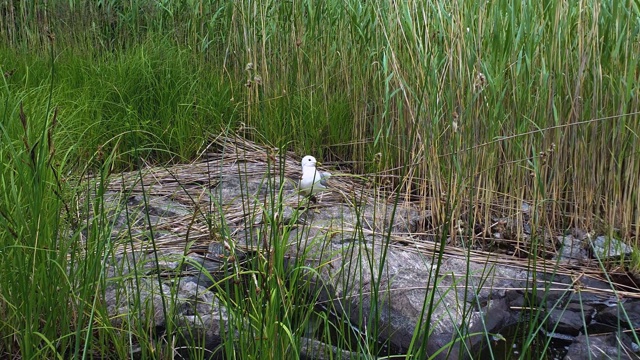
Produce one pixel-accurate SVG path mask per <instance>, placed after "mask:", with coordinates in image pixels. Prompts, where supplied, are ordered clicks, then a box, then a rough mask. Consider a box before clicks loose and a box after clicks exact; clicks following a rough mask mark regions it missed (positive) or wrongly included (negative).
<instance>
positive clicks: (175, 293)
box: [104, 144, 639, 359]
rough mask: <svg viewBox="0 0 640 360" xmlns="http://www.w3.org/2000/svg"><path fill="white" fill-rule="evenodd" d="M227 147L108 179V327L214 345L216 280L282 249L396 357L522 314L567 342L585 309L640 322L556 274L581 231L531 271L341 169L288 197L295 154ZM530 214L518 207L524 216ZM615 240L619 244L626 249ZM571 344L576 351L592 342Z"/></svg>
mask: <svg viewBox="0 0 640 360" xmlns="http://www.w3.org/2000/svg"><path fill="white" fill-rule="evenodd" d="M236 145H237V146H236V148H232V149H229V148H225V151H226V154H227V155H226V156H230V157H231V158H232V159H233V161H228V160H227V158H225V157H223V156H221V155H219V154H218V155H211V157H210V158H208V159H206V160H205V161H202V162H199V163H195V164H191V165H180V166H175V167H171V168H152V169H148V170H145V171H143V176H142V177H140V176H139V174H138V173H131V174H123V175H122V176H119V177H118V179H117V180H114V181H113V182H112V183H111V184H110V185H109V189H108V191H107V194H106V196H105V198H104V204H105V207H106V208H107V209H108V210H109V211H108V212H109V214H110V219H109V221H110V223H111V224H112V231H111V238H112V241H113V242H114V244H116V249H117V251H116V256H114V257H113V258H111V259H109V261H108V265H107V273H106V275H107V276H106V277H107V278H108V280H107V284H108V286H107V289H106V301H107V303H108V308H109V314H110V316H111V317H112V319H113V323H114V326H116V327H122V326H124V325H125V322H126V321H129V319H131V318H132V317H135V318H136V319H145V321H147V323H146V325H145V326H147V327H149V328H150V329H153V330H154V331H156V332H161V331H162V329H163V328H164V327H165V326H166V324H167V321H172V322H173V324H176V325H177V326H178V329H179V331H178V333H179V334H180V337H179V339H182V341H183V342H184V344H190V345H193V344H200V345H199V346H202V347H203V348H204V349H207V351H208V352H210V353H212V354H213V353H214V352H215V349H216V347H217V345H218V344H220V342H221V341H222V340H221V339H223V338H225V337H229V336H231V337H233V336H235V335H234V334H227V333H225V331H226V330H225V329H227V323H226V322H227V321H228V317H229V310H228V309H226V308H225V306H224V305H223V304H222V303H221V301H220V300H219V298H218V297H217V296H216V291H219V290H220V289H224V286H221V285H220V284H221V283H220V281H223V279H225V274H229V273H230V272H233V271H235V269H237V266H238V265H239V264H241V263H242V262H243V261H246V260H247V259H248V258H250V257H251V256H252V255H251V254H259V253H260V254H265V252H266V251H271V250H273V248H274V247H275V246H283V247H284V248H285V249H286V254H285V257H284V261H285V266H287V267H289V268H296V267H304V266H306V267H307V268H308V269H314V270H313V271H308V272H307V274H306V276H305V277H303V278H302V279H303V280H305V281H307V283H303V284H302V285H303V286H308V287H309V289H310V295H311V296H310V298H312V299H316V301H317V302H318V306H323V307H324V308H326V309H327V311H328V312H329V313H330V314H331V315H332V316H334V317H335V318H337V319H342V320H346V321H347V322H348V324H349V325H350V326H352V327H353V331H354V332H358V331H359V332H361V333H362V334H361V335H362V336H363V337H364V336H365V335H364V333H367V336H369V335H370V334H374V335H375V336H377V340H379V341H380V342H381V343H384V344H385V345H386V346H387V348H388V349H389V352H390V353H391V354H402V353H405V352H406V351H407V350H408V349H409V348H410V347H413V348H415V347H416V346H422V347H424V348H425V349H426V354H427V355H429V356H433V357H434V358H446V357H449V358H451V359H454V358H455V359H458V358H465V357H467V358H473V357H474V355H475V354H477V353H478V351H479V350H480V349H481V348H482V347H483V346H485V343H486V340H487V339H488V338H487V337H486V335H485V334H486V333H491V334H497V335H499V334H500V332H501V330H502V329H503V328H505V327H507V326H509V325H511V324H513V323H514V322H516V321H518V320H519V317H520V316H522V317H527V316H528V315H529V313H528V312H529V311H532V310H531V309H539V311H541V312H542V314H543V315H544V316H545V318H544V324H543V326H542V327H543V328H544V329H546V330H547V331H548V332H555V333H558V334H561V335H562V334H564V335H566V336H569V337H573V336H575V335H576V334H578V333H579V332H583V331H584V326H583V324H590V323H591V322H592V320H594V319H596V318H597V316H595V315H594V314H602V315H600V316H601V317H602V316H606V318H607V321H614V322H615V323H616V324H622V325H623V326H628V327H631V326H634V327H636V328H637V327H638V324H637V323H638V320H637V315H636V314H637V313H638V312H639V311H636V310H638V309H637V307H638V302H637V301H635V300H631V299H629V300H628V301H627V302H625V304H624V309H625V310H627V311H626V314H627V316H626V317H625V318H621V317H620V315H619V313H620V312H615V313H613V312H611V311H610V312H611V313H609V312H607V309H608V308H610V306H611V302H612V301H614V302H615V301H617V299H612V298H611V297H603V296H602V295H601V293H605V294H606V293H609V292H610V291H611V285H610V284H608V283H605V282H603V281H600V280H597V279H595V278H594V277H592V276H588V275H585V274H582V273H580V272H576V273H574V274H567V271H569V270H564V271H559V268H560V266H561V265H563V264H566V263H568V264H575V263H576V261H578V262H579V261H580V260H583V259H584V256H585V254H584V251H585V249H584V247H583V244H584V243H583V242H581V240H577V239H576V238H573V237H571V236H566V237H562V238H558V242H559V243H561V244H562V245H563V247H562V250H561V254H560V258H559V259H558V261H552V262H549V263H547V262H543V260H540V263H539V265H538V269H537V270H538V271H537V272H533V271H528V270H527V268H526V264H525V265H522V262H521V261H515V260H514V261H512V262H511V263H509V262H502V263H501V262H500V261H499V259H498V258H497V257H494V256H492V254H487V253H481V252H472V251H467V250H461V249H459V248H455V247H453V246H452V245H446V246H445V248H443V249H441V248H440V244H439V242H437V241H433V240H434V237H433V234H429V233H427V232H425V231H424V226H425V225H426V224H428V223H429V222H430V219H429V212H428V211H426V210H422V209H417V208H415V207H414V206H412V205H411V204H407V203H403V204H397V205H396V204H393V202H392V201H389V199H393V197H389V198H386V197H381V196H378V195H376V194H374V193H373V192H368V191H367V190H366V186H364V185H362V184H356V183H353V182H352V181H350V180H349V177H343V178H341V177H340V174H336V176H334V177H333V178H331V180H330V185H332V186H333V190H332V191H330V192H327V193H323V194H321V195H319V196H318V200H319V201H318V203H317V204H310V203H308V202H307V200H306V199H304V198H301V197H300V196H299V195H298V194H297V192H296V189H295V186H294V184H295V180H293V178H295V176H296V174H297V173H299V164H298V163H297V161H296V160H295V159H291V158H287V159H284V160H283V161H284V162H283V163H281V162H280V161H275V162H272V163H271V164H270V165H269V164H267V163H265V162H264V161H257V160H256V158H262V159H266V158H267V154H263V155H261V154H259V153H258V154H255V151H254V154H253V155H252V157H251V156H249V153H238V152H236V153H232V151H231V150H233V151H237V148H241V146H239V145H238V144H236ZM234 149H235V150H234ZM142 184H144V187H143V186H142ZM143 188H144V190H145V195H144V196H142V191H143ZM374 195H375V196H374ZM529 211H530V209H529V207H527V208H525V207H523V212H525V214H526V215H527V216H525V217H523V218H524V219H525V220H528V218H529V215H528V214H529ZM505 224H507V225H509V227H508V228H509V229H510V230H509V231H511V232H518V231H524V232H525V234H524V235H525V237H526V236H528V234H529V233H530V232H531V231H530V228H529V230H527V229H528V227H529V224H528V223H526V224H518V223H517V222H516V221H515V220H513V219H510V220H509V221H506V222H505ZM525 225H526V226H525ZM520 229H522V230H520ZM507 233H508V232H507V231H506V230H503V231H501V232H500V234H501V236H506V234H507ZM514 236H518V234H515V235H514ZM609 244H610V246H611V244H612V243H611V242H609ZM616 244H617V243H616ZM616 244H614V245H613V249H614V250H615V249H618V248H622V247H621V246H619V245H616ZM611 249H612V248H611V247H610V248H608V249H607V251H608V254H609V255H611ZM440 251H442V254H443V256H442V257H440V256H439V254H440ZM623 252H624V251H623ZM261 256H263V255H261ZM545 269H546V271H541V270H545ZM123 279H124V280H123ZM533 288H535V289H536V291H532V289H533ZM425 302H426V304H427V305H430V304H432V306H427V307H424V306H423V305H424V304H425ZM140 304H144V306H140ZM134 312H135V313H134ZM166 314H171V315H172V318H171V319H167V318H165V316H166ZM599 321H601V322H603V323H604V322H607V321H605V319H604V318H602V319H600V320H599ZM470 334H473V335H470ZM478 334H482V335H478ZM498 338H499V336H498ZM596 341H597V340H596ZM576 343H580V344H581V343H582V342H581V340H580V338H578V341H577V342H576ZM593 343H594V342H591V341H589V344H593ZM463 345H464V346H463ZM577 346H578V345H576V349H577V350H576V351H583V353H584V354H586V353H585V351H592V350H593V349H591V348H589V349H587V348H584V347H581V348H579V347H577ZM629 346H631V345H629ZM302 348H303V349H302V355H301V356H303V357H304V358H308V359H321V358H322V356H326V354H330V355H328V356H333V358H345V359H346V358H356V354H354V353H351V352H349V351H345V350H344V349H339V348H336V347H335V346H332V345H329V344H323V343H321V342H318V341H317V340H314V339H306V340H305V342H304V344H303V346H302ZM585 349H586V350H585ZM617 349H622V348H617ZM607 351H609V352H608V354H609V353H611V352H613V351H614V350H613V348H610V350H607ZM320 353H322V354H325V355H319V354H320Z"/></svg>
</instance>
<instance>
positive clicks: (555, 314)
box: [546, 304, 594, 336]
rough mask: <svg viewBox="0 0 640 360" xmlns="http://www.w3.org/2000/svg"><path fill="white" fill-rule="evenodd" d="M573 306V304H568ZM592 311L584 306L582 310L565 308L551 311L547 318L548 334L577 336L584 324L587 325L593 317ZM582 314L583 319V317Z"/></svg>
mask: <svg viewBox="0 0 640 360" xmlns="http://www.w3.org/2000/svg"><path fill="white" fill-rule="evenodd" d="M570 305H573V304H570ZM593 312H594V309H593V307H591V306H589V305H584V306H583V308H582V309H575V308H574V307H571V308H569V307H567V308H565V309H553V310H551V311H550V312H549V316H548V317H547V322H546V327H547V331H548V332H550V333H561V334H568V335H574V336H575V335H578V333H580V330H582V329H583V328H584V326H585V322H586V323H587V325H588V323H589V320H585V318H586V319H591V317H592V315H593ZM583 313H584V317H583Z"/></svg>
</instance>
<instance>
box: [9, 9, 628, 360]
mask: <svg viewBox="0 0 640 360" xmlns="http://www.w3.org/2000/svg"><path fill="white" fill-rule="evenodd" d="M0 13H2V16H1V17H0V43H1V44H2V46H0V59H2V60H1V62H0V75H1V78H0V80H1V81H0V85H1V86H0V87H1V88H2V89H1V90H0V91H1V93H2V96H1V97H0V194H1V195H0V313H1V315H2V316H0V319H1V320H0V356H12V357H14V356H15V357H20V358H25V359H34V358H67V357H70V356H72V357H109V356H116V357H120V358H122V357H127V356H133V354H134V352H136V356H141V357H142V358H156V357H164V358H170V357H171V356H172V354H173V353H172V352H171V351H170V350H166V349H167V344H169V345H170V344H173V342H172V339H171V336H169V338H165V339H164V340H163V341H164V342H156V341H155V340H153V336H152V334H150V332H149V330H148V329H147V328H144V326H142V325H141V324H140V323H138V322H136V321H133V320H132V321H130V322H125V323H126V324H128V328H127V329H126V331H122V329H116V328H114V326H113V325H112V322H111V320H112V319H109V316H108V315H107V311H106V309H105V304H104V302H103V299H102V298H101V295H103V291H104V288H105V286H106V284H105V274H104V272H105V266H106V265H105V264H106V260H107V259H108V258H109V257H110V256H113V255H114V246H115V245H114V244H113V242H112V238H111V228H112V226H113V223H112V220H110V219H111V217H110V216H111V215H112V214H110V213H109V212H108V211H107V210H106V209H105V207H104V206H103V200H104V192H105V190H106V189H105V188H104V185H101V184H107V183H108V181H109V179H111V178H112V177H113V176H117V175H115V174H117V173H119V172H121V171H125V170H134V171H135V170H140V169H142V168H144V167H146V166H150V165H159V164H162V165H166V164H173V163H188V162H191V161H193V160H194V159H196V158H197V157H198V156H199V155H200V154H201V152H202V151H204V150H205V149H206V147H207V146H208V145H209V143H210V142H211V140H212V139H213V138H215V137H216V136H218V135H219V134H220V133H221V132H224V131H225V130H224V129H234V130H237V131H238V133H239V135H242V136H245V137H247V138H249V139H252V140H255V141H258V142H261V143H265V144H266V143H268V144H271V145H273V146H274V147H275V148H277V149H280V150H282V151H293V152H294V153H296V154H299V155H303V154H314V155H315V156H316V157H318V158H319V159H323V160H325V162H327V163H329V164H331V165H334V166H335V167H336V168H341V169H344V170H345V172H346V171H348V172H349V173H352V174H362V176H364V177H365V178H367V179H374V180H372V184H375V186H376V187H378V188H380V189H384V190H387V191H390V192H392V193H393V194H394V197H395V198H393V199H395V200H394V201H396V202H401V201H412V202H413V203H414V204H416V206H418V207H419V208H421V209H428V210H429V211H430V213H431V214H432V215H431V221H432V224H431V225H432V226H433V229H435V230H436V233H435V235H436V239H438V241H441V242H442V243H443V244H444V242H445V241H446V240H447V239H448V238H449V237H450V235H452V234H459V235H462V236H466V237H467V240H468V239H470V238H471V237H472V235H474V234H473V233H472V232H473V226H474V224H475V223H480V224H483V227H484V228H485V229H488V228H490V227H492V226H494V225H495V224H494V222H495V221H494V220H495V219H494V218H495V217H496V216H497V217H500V218H515V219H522V217H523V216H524V214H523V213H524V212H523V210H522V209H523V206H525V205H526V206H527V207H529V208H530V214H531V215H530V216H531V224H532V231H533V234H532V236H531V239H532V240H531V242H530V243H527V244H524V243H520V242H517V243H516V244H515V245H514V247H515V248H516V250H517V251H518V252H519V253H520V254H523V253H524V254H525V255H524V256H522V258H523V259H525V261H528V262H530V266H531V267H532V268H533V269H535V267H536V264H537V263H536V262H537V261H538V260H537V257H536V255H535V254H537V253H538V251H537V250H536V249H537V248H540V247H544V246H545V240H544V239H545V237H546V235H547V232H553V233H562V232H563V231H564V230H565V229H567V228H570V227H578V228H581V229H584V230H586V231H594V232H598V233H605V234H607V235H609V236H613V237H616V238H620V239H623V240H625V241H626V242H628V243H629V244H633V245H634V246H637V244H638V242H639V240H640V222H639V221H638V218H639V214H640V198H638V194H637V189H638V184H640V157H639V156H638V153H639V152H640V148H639V146H640V145H638V144H640V141H639V140H640V139H639V138H638V137H639V135H638V134H640V118H639V115H640V108H639V103H638V102H639V99H640V88H639V85H638V84H640V82H639V81H638V70H637V69H638V68H639V67H640V66H639V64H638V61H640V60H639V57H638V56H637V54H638V53H640V20H639V19H640V9H639V8H638V4H637V3H636V2H633V1H613V2H605V1H596V0H586V1H579V2H572V1H555V2H554V1H541V2H532V1H515V2H514V1H507V0H498V1H490V2H478V1H462V0H457V1H425V2H411V1H409V2H402V1H396V2H362V1H352V0H348V1H324V2H315V1H289V2H286V1H285V2H282V1H253V2H251V1H203V0H200V1H198V0H192V1H191V0H190V1H173V2H170V1H159V0H133V1H128V2H122V1H109V0H106V1H95V2H80V1H74V0H71V1H5V2H2V3H0ZM247 129H250V130H247ZM274 170H277V169H274ZM88 177H92V178H93V179H97V180H99V181H96V182H94V183H93V184H94V185H93V187H90V188H87V185H86V184H87V182H84V181H82V180H85V179H87V178H88ZM87 193H92V194H95V196H94V200H92V201H89V200H87V198H86V194H87ZM278 193H279V189H278V188H277V187H272V188H271V194H272V198H271V199H270V201H269V202H268V203H269V204H270V206H273V207H274V209H275V208H277V207H278V206H279V205H278V204H279V202H280V199H279V198H278ZM274 213H276V212H274ZM463 215H464V216H463ZM247 216H249V214H247ZM461 218H462V219H467V223H464V222H463V223H460V222H459V221H458V219H461ZM267 220H268V219H267ZM273 220H274V222H273V226H274V229H273V231H271V232H269V234H271V235H270V236H272V238H271V239H270V240H271V241H270V244H271V246H273V248H269V251H268V252H265V254H272V255H270V256H276V258H275V259H272V258H269V256H267V255H263V256H265V257H262V258H260V257H259V258H257V260H255V262H254V263H253V264H251V266H250V267H249V268H248V269H245V270H243V271H244V272H245V273H246V274H247V275H250V274H254V273H260V274H266V275H264V277H262V278H261V282H260V283H259V284H258V285H255V284H256V283H255V282H254V283H253V285H251V282H250V283H249V284H248V285H247V286H248V288H246V289H243V290H242V291H239V292H236V293H234V291H236V290H233V291H231V289H224V288H221V289H220V290H224V291H223V292H224V293H225V294H227V297H226V298H225V299H226V301H228V303H229V304H235V305H236V306H237V307H236V310H237V311H238V313H242V314H243V315H246V314H249V315H250V316H249V318H250V319H251V325H252V329H257V330H256V331H258V330H259V331H258V332H256V333H250V336H249V335H247V336H245V337H244V338H241V339H239V341H240V342H241V345H239V347H240V348H241V349H245V350H246V349H252V350H253V349H255V350H256V352H255V353H254V354H258V355H255V357H258V358H261V357H262V356H263V355H264V354H265V353H267V350H269V351H273V352H272V354H279V355H282V356H285V357H286V356H289V355H288V354H295V353H296V352H295V349H296V345H297V342H296V341H294V339H297V338H299V337H300V336H301V332H302V331H303V330H304V329H307V327H306V326H301V325H299V324H308V323H309V322H311V320H310V319H312V318H313V319H315V320H314V321H319V322H325V323H324V328H328V327H330V326H334V325H329V320H328V319H327V318H326V316H325V314H323V313H320V312H317V311H316V309H312V308H310V307H304V306H299V304H298V305H295V306H294V303H293V302H292V299H295V298H296V291H298V290H296V289H298V287H295V286H293V285H289V282H287V281H289V280H285V279H290V278H291V277H293V278H294V279H295V278H297V277H298V278H299V277H301V276H300V274H301V273H302V272H300V273H296V271H297V270H296V269H300V268H302V267H303V266H302V265H300V266H297V267H296V266H294V270H285V269H284V268H283V267H282V264H281V263H280V257H281V256H283V250H282V248H279V247H278V244H279V243H281V240H282V239H284V238H285V237H286V235H287V231H288V229H287V228H286V227H284V228H280V227H278V226H279V225H276V224H278V223H277V221H275V219H273ZM212 224H214V222H212ZM211 228H212V229H215V230H216V231H217V232H221V231H222V232H223V231H224V229H223V228H221V227H219V226H218V227H215V226H213V225H212V226H211ZM462 244H466V245H468V244H469V243H468V242H465V241H462ZM464 249H465V250H466V251H471V250H470V249H471V248H470V247H465V248H464ZM527 254H529V255H527ZM434 256H435V257H434V259H438V258H441V257H442V256H443V254H442V253H435V255H434ZM628 260H631V261H628ZM619 265H625V266H628V267H630V268H634V267H635V268H636V269H638V268H639V267H640V266H639V265H638V253H637V251H636V252H635V253H634V255H633V256H632V259H626V262H623V263H621V264H607V263H600V264H599V265H598V266H599V268H600V269H601V270H604V272H605V273H606V270H607V269H610V268H611V267H612V266H619ZM229 276H238V275H237V274H235V275H232V274H230V275H229ZM249 278H251V276H249ZM123 281H124V280H123ZM158 281H160V280H158ZM267 295H268V296H269V301H268V302H266V303H265V296H267ZM234 296H236V297H234ZM238 296H248V298H249V299H250V301H249V302H244V301H241V299H240V298H238ZM310 297H311V298H312V299H313V297H314V294H311V295H310ZM243 299H244V298H243ZM437 300H438V299H437V298H436V297H434V296H433V295H431V297H430V298H427V299H425V316H426V317H427V318H428V317H429V314H430V310H429V309H430V308H431V307H432V306H433V304H434V302H437ZM257 304H265V305H264V306H258V305H257ZM133 306H140V307H142V306H144V304H134V305H133ZM294 309H295V311H294ZM134 311H135V309H134ZM266 319H269V320H268V321H267V320H266ZM272 319H278V322H276V323H273V324H277V325H271V324H272ZM530 323H531V324H534V325H532V327H531V329H530V331H529V332H530V334H531V336H530V337H529V339H533V337H534V333H535V332H536V327H535V326H537V325H535V324H538V323H539V322H537V321H532V322H530ZM332 324H333V323H332ZM232 325H233V326H237V327H238V328H240V327H243V326H245V325H246V324H245V323H244V322H242V321H238V322H237V323H235V324H232ZM168 326H169V328H171V324H168ZM367 330H372V331H373V333H370V334H367V335H368V336H371V338H370V339H366V341H364V344H368V345H369V346H371V348H373V345H372V344H373V343H374V340H373V339H374V338H375V335H376V334H374V333H375V324H374V326H373V327H372V328H371V329H367ZM283 331H284V332H283ZM337 333H338V334H341V335H345V334H344V333H345V331H342V332H341V331H337ZM245 334H246V333H245ZM427 335H428V332H427ZM427 335H418V332H416V337H417V336H427ZM466 335H467V334H464V331H461V333H460V336H461V338H464V337H465V336H466ZM346 337H347V336H346V335H345V336H344V337H343V338H342V340H338V341H337V343H338V344H344V343H345V342H346V340H344V339H345V338H346ZM365 338H366V336H365ZM133 339H135V343H136V344H141V345H140V347H141V349H140V348H135V349H134V347H133V345H132V344H133V343H134V341H133ZM257 339H269V342H268V343H266V342H265V343H255V342H256V341H257ZM243 341H244V342H248V343H251V345H244V344H245V343H243ZM530 341H533V340H530ZM358 344H359V345H358V346H361V348H359V351H360V352H361V353H363V354H368V350H369V349H370V348H369V347H366V346H364V345H362V344H363V343H362V342H359V343H358ZM236 345H237V344H233V343H231V342H229V343H225V346H226V351H227V354H229V355H231V354H232V353H233V351H236V350H237V349H238V346H236ZM291 349H294V350H291ZM134 350H135V351H134ZM413 350H414V349H412V351H413ZM138 351H139V352H138ZM291 351H293V352H291ZM415 351H416V354H423V353H421V351H424V349H415ZM249 353H250V352H249V351H247V352H243V354H246V356H247V357H251V356H250V355H249ZM114 354H115V355H114ZM201 355H202V356H204V354H201ZM291 356H294V355H291ZM274 358H276V357H274Z"/></svg>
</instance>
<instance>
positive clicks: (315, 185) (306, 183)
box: [300, 155, 331, 196]
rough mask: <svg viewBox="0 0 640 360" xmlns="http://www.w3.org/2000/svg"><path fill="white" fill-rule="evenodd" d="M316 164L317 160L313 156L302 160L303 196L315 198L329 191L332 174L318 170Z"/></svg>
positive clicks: (301, 184)
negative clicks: (328, 180) (329, 180)
mask: <svg viewBox="0 0 640 360" xmlns="http://www.w3.org/2000/svg"><path fill="white" fill-rule="evenodd" d="M316 162H317V161H316V158H314V157H313V156H311V155H307V156H305V157H303V158H302V162H301V165H302V178H301V179H300V193H301V194H302V195H306V196H313V195H315V194H317V193H319V192H321V191H324V190H327V187H328V184H327V179H329V177H330V176H331V174H330V173H328V172H320V171H318V170H316Z"/></svg>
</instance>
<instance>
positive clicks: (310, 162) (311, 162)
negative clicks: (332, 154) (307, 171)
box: [301, 155, 317, 169]
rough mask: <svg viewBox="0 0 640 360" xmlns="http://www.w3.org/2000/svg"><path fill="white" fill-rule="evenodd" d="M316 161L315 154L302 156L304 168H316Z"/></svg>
mask: <svg viewBox="0 0 640 360" xmlns="http://www.w3.org/2000/svg"><path fill="white" fill-rule="evenodd" d="M316 163H317V161H316V158H314V157H313V156H311V155H307V156H305V157H303V158H302V162H301V165H302V168H303V169H304V168H305V167H312V168H314V167H316Z"/></svg>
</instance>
